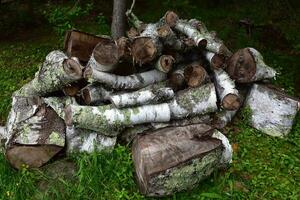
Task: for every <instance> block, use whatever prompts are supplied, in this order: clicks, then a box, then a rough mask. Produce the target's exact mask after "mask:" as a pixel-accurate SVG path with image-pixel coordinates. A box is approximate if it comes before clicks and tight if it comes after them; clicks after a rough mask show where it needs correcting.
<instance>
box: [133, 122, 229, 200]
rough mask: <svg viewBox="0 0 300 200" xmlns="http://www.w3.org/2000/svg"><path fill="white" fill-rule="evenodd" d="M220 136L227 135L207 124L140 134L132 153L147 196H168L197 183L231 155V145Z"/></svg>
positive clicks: (140, 186) (138, 179)
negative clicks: (224, 143)
mask: <svg viewBox="0 0 300 200" xmlns="http://www.w3.org/2000/svg"><path fill="white" fill-rule="evenodd" d="M212 134H214V136H211V135H212ZM217 138H218V139H217ZM219 138H221V139H224V138H226V137H225V136H223V135H222V136H221V133H213V129H212V128H211V127H210V126H208V125H205V124H197V125H190V126H184V127H171V128H164V129H160V130H157V131H153V132H149V134H146V135H141V136H138V137H137V138H136V139H135V140H134V142H133V146H132V157H133V162H134V166H135V171H136V177H137V182H138V185H139V188H140V191H141V192H142V193H143V194H144V195H147V196H165V195H171V194H173V193H175V192H178V191H182V190H188V189H192V188H194V187H196V186H197V185H198V184H199V182H200V181H202V180H203V179H205V178H207V177H208V176H209V175H211V173H212V172H213V171H215V170H217V169H218V168H220V167H222V166H223V164H224V162H227V164H228V159H230V158H231V157H230V155H229V154H228V152H230V150H228V149H227V148H228V146H224V145H223V142H222V141H221V140H220V139H219ZM224 141H225V140H224ZM225 142H226V141H225ZM227 142H228V140H227ZM227 142H226V145H227ZM191 147H192V148H191ZM225 155H226V156H225Z"/></svg>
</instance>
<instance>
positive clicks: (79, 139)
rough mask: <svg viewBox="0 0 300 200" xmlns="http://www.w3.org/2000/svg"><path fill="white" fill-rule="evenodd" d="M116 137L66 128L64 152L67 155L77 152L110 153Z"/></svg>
mask: <svg viewBox="0 0 300 200" xmlns="http://www.w3.org/2000/svg"><path fill="white" fill-rule="evenodd" d="M116 142H117V137H108V136H105V135H102V134H100V133H97V132H94V131H90V130H87V129H77V128H75V127H74V126H67V129H66V143H67V144H66V151H67V153H68V154H71V153H77V152H86V153H92V152H95V151H96V152H102V151H108V152H110V151H112V150H113V148H114V146H115V145H116Z"/></svg>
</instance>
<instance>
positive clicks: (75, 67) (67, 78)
mask: <svg viewBox="0 0 300 200" xmlns="http://www.w3.org/2000/svg"><path fill="white" fill-rule="evenodd" d="M82 69H83V67H82V66H81V65H80V64H79V63H78V62H77V61H75V59H68V57H67V56H66V55H65V54H64V53H63V52H61V51H52V52H51V53H49V54H48V55H47V57H46V60H45V61H44V63H43V64H42V65H41V67H40V69H39V71H38V72H37V73H36V74H35V77H34V79H33V80H32V81H30V82H29V83H27V84H25V85H24V86H23V87H22V88H21V89H20V90H18V91H16V92H15V93H14V96H27V97H28V96H45V95H47V94H49V93H51V92H55V91H59V90H61V89H62V88H64V87H65V86H67V85H69V84H70V83H72V82H75V81H77V80H79V79H81V78H82Z"/></svg>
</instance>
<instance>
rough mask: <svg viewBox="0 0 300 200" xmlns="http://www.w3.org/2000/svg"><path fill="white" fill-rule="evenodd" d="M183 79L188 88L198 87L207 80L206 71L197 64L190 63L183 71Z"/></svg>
mask: <svg viewBox="0 0 300 200" xmlns="http://www.w3.org/2000/svg"><path fill="white" fill-rule="evenodd" d="M184 79H185V81H186V83H187V85H188V86H190V87H198V86H200V85H203V84H204V83H205V82H207V81H208V80H209V76H208V74H207V72H206V70H205V69H204V68H203V67H202V66H201V65H199V64H198V63H192V64H190V65H188V66H187V67H186V68H185V69H184Z"/></svg>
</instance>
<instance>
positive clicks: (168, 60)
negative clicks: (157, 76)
mask: <svg viewBox="0 0 300 200" xmlns="http://www.w3.org/2000/svg"><path fill="white" fill-rule="evenodd" d="M174 62H175V59H174V58H173V56H171V55H161V56H160V57H159V58H158V60H157V61H156V63H155V68H156V69H157V70H158V71H161V72H164V73H168V72H169V71H170V70H171V69H172V66H173V64H174Z"/></svg>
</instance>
